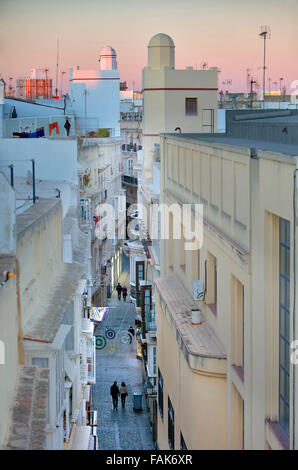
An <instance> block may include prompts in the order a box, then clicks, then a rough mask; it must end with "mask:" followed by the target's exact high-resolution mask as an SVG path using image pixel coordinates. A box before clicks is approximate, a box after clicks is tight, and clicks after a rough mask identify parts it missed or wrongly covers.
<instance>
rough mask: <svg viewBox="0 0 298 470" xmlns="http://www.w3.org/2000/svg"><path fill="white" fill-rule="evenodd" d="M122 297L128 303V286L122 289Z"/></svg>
mask: <svg viewBox="0 0 298 470" xmlns="http://www.w3.org/2000/svg"><path fill="white" fill-rule="evenodd" d="M122 296H123V300H124V302H126V297H127V287H126V286H123V287H122Z"/></svg>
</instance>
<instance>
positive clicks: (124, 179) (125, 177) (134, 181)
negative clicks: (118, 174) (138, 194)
mask: <svg viewBox="0 0 298 470" xmlns="http://www.w3.org/2000/svg"><path fill="white" fill-rule="evenodd" d="M122 183H125V184H131V185H133V186H138V178H135V177H134V176H129V175H122Z"/></svg>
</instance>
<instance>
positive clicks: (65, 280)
mask: <svg viewBox="0 0 298 470" xmlns="http://www.w3.org/2000/svg"><path fill="white" fill-rule="evenodd" d="M84 272H85V267H83V266H80V265H78V264H70V263H69V264H63V268H62V272H59V274H58V276H57V278H56V280H55V281H54V285H52V287H51V291H50V293H49V292H48V293H47V295H44V296H43V297H41V299H40V303H39V305H38V309H37V311H36V312H32V315H31V316H30V318H29V320H28V321H27V323H26V324H25V325H24V328H23V336H24V339H25V340H32V341H40V342H44V343H52V342H53V341H54V339H55V336H56V333H57V331H58V329H59V327H60V325H61V324H62V323H63V319H64V316H65V314H66V311H67V309H68V304H69V303H70V301H71V300H72V298H73V295H74V293H75V291H76V289H77V287H78V282H79V280H80V279H81V278H82V276H83V274H84Z"/></svg>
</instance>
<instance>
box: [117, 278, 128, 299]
mask: <svg viewBox="0 0 298 470" xmlns="http://www.w3.org/2000/svg"><path fill="white" fill-rule="evenodd" d="M116 290H117V293H118V300H121V293H122V296H123V300H124V302H126V297H127V287H126V286H123V287H122V286H121V284H120V282H118V284H117V286H116Z"/></svg>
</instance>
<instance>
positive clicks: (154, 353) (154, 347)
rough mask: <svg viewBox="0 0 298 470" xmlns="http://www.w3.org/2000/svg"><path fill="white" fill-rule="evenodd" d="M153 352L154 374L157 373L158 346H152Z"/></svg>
mask: <svg viewBox="0 0 298 470" xmlns="http://www.w3.org/2000/svg"><path fill="white" fill-rule="evenodd" d="M152 352H153V374H154V375H155V374H156V346H153V348H152Z"/></svg>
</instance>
